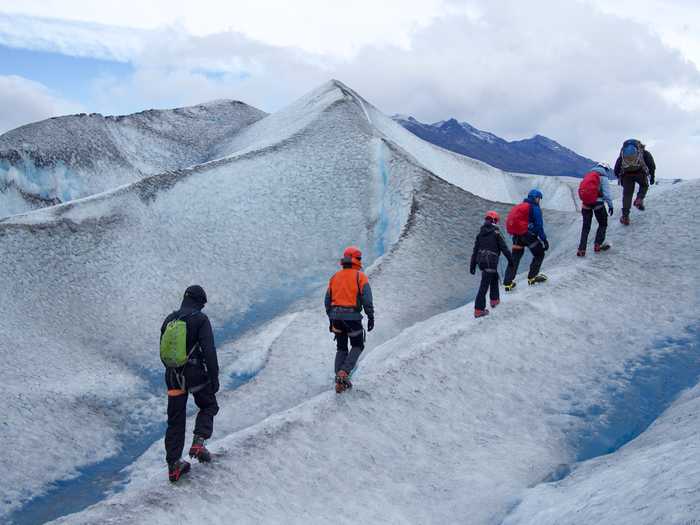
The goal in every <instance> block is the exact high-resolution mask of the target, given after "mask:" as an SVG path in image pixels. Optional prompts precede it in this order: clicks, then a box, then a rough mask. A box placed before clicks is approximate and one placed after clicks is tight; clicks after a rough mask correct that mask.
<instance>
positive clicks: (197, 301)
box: [181, 284, 207, 310]
mask: <svg viewBox="0 0 700 525" xmlns="http://www.w3.org/2000/svg"><path fill="white" fill-rule="evenodd" d="M205 304H207V294H206V292H205V291H204V288H202V287H201V286H199V285H197V284H195V285H192V286H189V287H188V288H187V290H185V296H184V297H183V298H182V305H181V308H187V309H194V310H201V309H202V308H204V305H205Z"/></svg>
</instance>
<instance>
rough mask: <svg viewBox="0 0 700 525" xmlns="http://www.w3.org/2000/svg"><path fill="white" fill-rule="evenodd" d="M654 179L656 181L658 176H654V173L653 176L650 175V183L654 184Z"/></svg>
mask: <svg viewBox="0 0 700 525" xmlns="http://www.w3.org/2000/svg"><path fill="white" fill-rule="evenodd" d="M654 181H656V177H654V176H653V175H652V176H651V177H649V183H650V184H651V185H652V186H653V185H654Z"/></svg>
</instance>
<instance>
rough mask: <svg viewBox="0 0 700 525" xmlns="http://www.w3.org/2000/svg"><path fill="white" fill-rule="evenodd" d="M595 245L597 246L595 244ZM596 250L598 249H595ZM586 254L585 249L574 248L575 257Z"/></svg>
mask: <svg viewBox="0 0 700 525" xmlns="http://www.w3.org/2000/svg"><path fill="white" fill-rule="evenodd" d="M596 246H598V245H597V244H596ZM596 251H598V250H596ZM585 256H586V250H576V257H585Z"/></svg>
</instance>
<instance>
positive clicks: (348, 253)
mask: <svg viewBox="0 0 700 525" xmlns="http://www.w3.org/2000/svg"><path fill="white" fill-rule="evenodd" d="M340 265H341V266H342V267H343V268H345V267H348V266H358V267H360V266H362V252H361V251H360V249H359V248H358V247H357V246H348V247H347V248H345V251H344V252H343V258H342V259H340Z"/></svg>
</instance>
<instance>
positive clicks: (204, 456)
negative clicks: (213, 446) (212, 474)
mask: <svg viewBox="0 0 700 525" xmlns="http://www.w3.org/2000/svg"><path fill="white" fill-rule="evenodd" d="M190 457H191V458H195V459H196V460H197V461H199V462H200V463H209V462H210V461H211V453H210V452H209V451H208V450H207V447H205V446H204V438H203V437H202V436H197V435H196V434H195V436H194V439H193V440H192V446H191V447H190Z"/></svg>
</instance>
